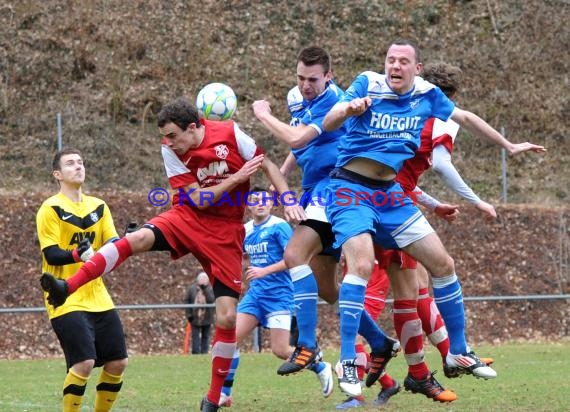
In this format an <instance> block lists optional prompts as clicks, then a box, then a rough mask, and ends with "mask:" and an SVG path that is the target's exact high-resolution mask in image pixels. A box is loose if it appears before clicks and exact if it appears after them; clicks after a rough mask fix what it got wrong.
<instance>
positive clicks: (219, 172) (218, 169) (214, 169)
mask: <svg viewBox="0 0 570 412" xmlns="http://www.w3.org/2000/svg"><path fill="white" fill-rule="evenodd" d="M229 172H230V168H229V167H228V164H227V162H226V161H225V160H222V161H221V162H212V163H210V164H209V165H208V167H202V168H200V169H198V173H197V177H198V179H199V180H200V182H202V181H204V180H205V179H206V178H208V177H212V176H214V177H215V176H223V175H225V174H227V173H229Z"/></svg>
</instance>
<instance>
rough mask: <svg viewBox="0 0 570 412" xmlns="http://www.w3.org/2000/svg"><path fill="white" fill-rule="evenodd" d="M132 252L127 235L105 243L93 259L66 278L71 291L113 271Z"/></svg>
mask: <svg viewBox="0 0 570 412" xmlns="http://www.w3.org/2000/svg"><path fill="white" fill-rule="evenodd" d="M132 254H133V250H132V248H131V245H130V244H129V241H128V240H127V238H125V237H124V238H122V239H119V240H117V241H116V242H113V243H108V244H106V245H104V246H103V247H102V248H101V249H99V250H98V251H97V253H95V255H94V256H93V257H92V258H91V259H89V260H88V261H87V262H85V264H84V265H83V266H81V268H80V269H79V270H78V271H77V273H75V275H73V276H72V277H70V278H69V279H67V280H66V281H67V286H68V288H69V293H73V292H75V291H76V290H77V289H79V288H80V287H81V286H83V285H85V284H86V283H87V282H90V281H92V280H93V279H96V278H98V277H99V276H101V275H103V274H105V273H109V272H111V271H112V270H113V269H115V268H116V267H117V266H119V265H120V264H121V263H123V262H124V261H125V259H127V258H128V257H129V256H131V255H132Z"/></svg>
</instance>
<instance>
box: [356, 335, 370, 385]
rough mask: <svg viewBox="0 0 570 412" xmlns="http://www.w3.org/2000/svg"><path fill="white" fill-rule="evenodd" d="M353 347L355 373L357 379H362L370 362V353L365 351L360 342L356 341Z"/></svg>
mask: <svg viewBox="0 0 570 412" xmlns="http://www.w3.org/2000/svg"><path fill="white" fill-rule="evenodd" d="M354 348H355V349H356V373H357V374H358V379H360V380H361V381H362V380H364V375H365V374H366V372H367V371H368V364H369V363H370V354H369V353H368V352H366V349H365V348H364V345H363V344H362V343H357V344H356V345H355V346H354Z"/></svg>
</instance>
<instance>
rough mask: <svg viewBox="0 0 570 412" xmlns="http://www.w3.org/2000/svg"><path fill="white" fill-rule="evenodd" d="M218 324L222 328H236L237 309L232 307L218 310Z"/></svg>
mask: <svg viewBox="0 0 570 412" xmlns="http://www.w3.org/2000/svg"><path fill="white" fill-rule="evenodd" d="M216 326H218V327H220V328H222V329H235V327H236V311H235V310H231V309H225V310H217V311H216Z"/></svg>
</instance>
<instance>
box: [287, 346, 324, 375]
mask: <svg viewBox="0 0 570 412" xmlns="http://www.w3.org/2000/svg"><path fill="white" fill-rule="evenodd" d="M321 357H322V353H321V350H320V348H319V347H318V346H317V347H316V348H307V347H306V346H297V347H296V348H295V350H294V351H293V353H292V354H291V357H290V358H289V359H287V360H286V361H285V362H284V363H283V364H282V365H281V366H280V367H279V369H277V374H278V375H289V374H291V373H297V372H300V371H302V370H303V369H305V368H306V367H307V366H309V365H311V364H313V363H315V362H316V361H318V360H319V359H320V358H321Z"/></svg>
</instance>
